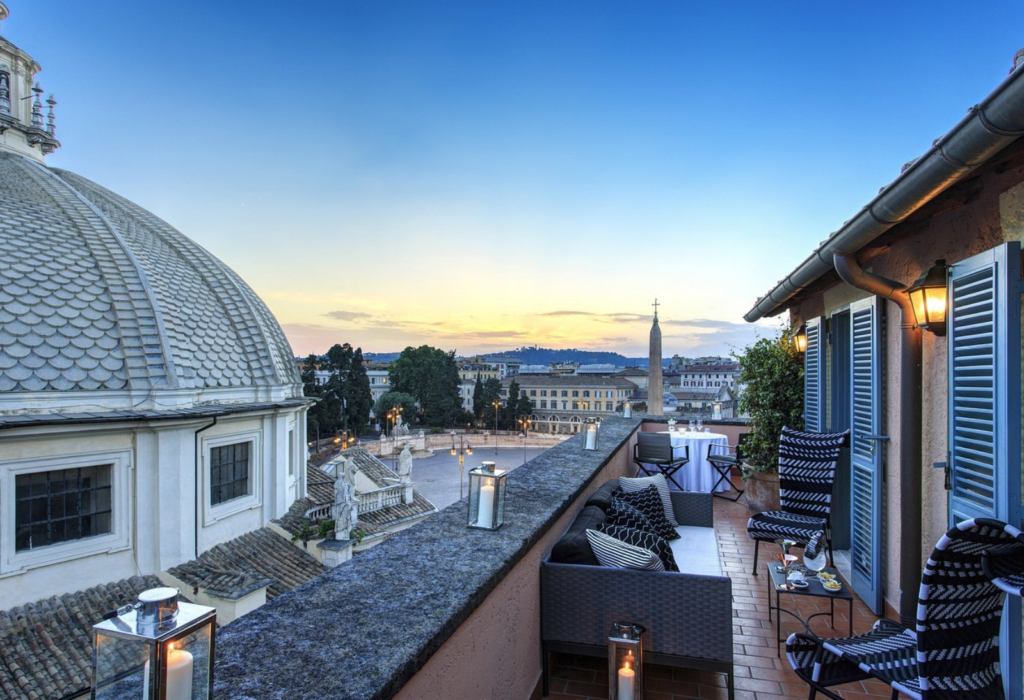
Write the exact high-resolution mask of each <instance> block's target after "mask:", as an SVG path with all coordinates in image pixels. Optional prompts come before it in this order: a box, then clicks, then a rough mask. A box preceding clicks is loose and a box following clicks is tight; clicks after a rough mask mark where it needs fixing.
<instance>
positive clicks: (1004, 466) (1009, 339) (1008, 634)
mask: <svg viewBox="0 0 1024 700" xmlns="http://www.w3.org/2000/svg"><path fill="white" fill-rule="evenodd" d="M1020 280H1021V259H1020V243H1017V242H1013V243H1004V244H1003V245H1001V246H997V247H996V248H992V249H991V250H987V251H985V252H984V253H981V254H979V255H975V256H973V257H970V258H968V259H966V260H964V261H962V262H959V263H956V264H955V265H953V268H952V271H951V274H950V278H949V290H948V293H949V298H948V300H949V303H948V305H947V309H948V311H947V314H946V319H947V327H948V342H949V346H948V347H949V406H948V420H949V470H950V475H949V476H950V485H951V493H950V498H949V520H950V524H953V523H956V522H959V521H961V520H965V519H967V518H978V517H987V518H995V519H997V520H1002V521H1004V522H1009V523H1010V524H1012V525H1014V526H1020V521H1021V422H1020V420H1021V407H1020V402H1021V376H1020V375H1021V366H1020V359H1021V356H1020V344H1021V325H1020V312H1021V304H1020V295H1021V281H1020ZM999 651H1000V656H1001V665H1002V669H1003V682H1004V690H1005V692H1006V697H1008V698H1020V697H1021V676H1022V675H1024V674H1022V670H1021V666H1022V659H1021V601H1020V598H1016V597H1013V596H1008V600H1007V603H1006V611H1005V613H1004V615H1003V631H1002V634H1001V635H1000V640H999Z"/></svg>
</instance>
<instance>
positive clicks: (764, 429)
mask: <svg viewBox="0 0 1024 700" xmlns="http://www.w3.org/2000/svg"><path fill="white" fill-rule="evenodd" d="M737 360H739V363H740V376H739V381H740V382H741V383H743V384H746V389H745V390H744V392H743V394H742V395H741V396H740V411H741V412H742V413H746V414H748V415H749V416H750V436H749V437H748V438H747V441H746V442H745V443H744V445H743V453H744V456H745V457H746V461H747V463H748V464H749V465H750V466H751V467H753V468H754V469H756V470H757V471H763V472H776V471H778V468H779V437H780V436H781V435H782V428H783V426H789V427H790V428H794V429H796V430H803V427H804V419H803V409H804V367H803V362H802V361H801V358H800V354H799V353H798V352H797V351H796V349H795V348H794V347H793V340H792V337H791V335H790V332H789V331H788V330H784V331H782V332H781V333H780V334H779V335H778V336H776V337H775V338H761V339H759V340H758V341H757V342H756V343H754V344H753V345H748V346H747V347H746V348H745V349H744V352H743V354H742V355H737Z"/></svg>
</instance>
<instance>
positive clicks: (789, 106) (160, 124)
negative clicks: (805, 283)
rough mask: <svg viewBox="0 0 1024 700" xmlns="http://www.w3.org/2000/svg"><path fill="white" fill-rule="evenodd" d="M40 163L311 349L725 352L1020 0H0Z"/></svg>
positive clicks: (1008, 55) (988, 81) (977, 77)
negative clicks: (218, 269)
mask: <svg viewBox="0 0 1024 700" xmlns="http://www.w3.org/2000/svg"><path fill="white" fill-rule="evenodd" d="M5 2H6V3H7V5H8V7H9V9H10V11H11V17H10V18H9V19H8V20H6V21H5V22H4V23H3V26H2V30H0V31H2V33H3V35H4V37H5V38H7V39H9V40H10V41H12V42H13V43H15V44H16V45H18V46H19V47H21V48H22V49H24V50H26V51H27V52H28V53H30V54H31V55H32V56H33V58H35V59H36V60H37V61H38V62H39V63H40V64H41V65H42V67H43V71H42V72H41V73H40V74H39V76H38V80H39V82H40V83H41V84H42V86H43V88H44V89H45V90H46V91H47V92H53V93H54V94H55V97H56V99H57V101H58V102H59V105H58V107H57V131H58V133H57V135H58V138H59V139H60V140H61V142H62V143H63V148H62V149H61V150H59V151H57V152H56V153H55V154H53V155H51V156H49V157H48V158H47V162H48V164H50V165H52V166H55V167H59V168H65V169H68V170H72V171H74V172H77V173H79V174H81V175H83V176H85V177H88V178H90V179H92V180H94V181H95V182H97V183H99V184H101V185H103V186H105V187H108V188H110V189H112V190H114V191H116V192H118V193H119V194H121V195H123V196H125V197H127V198H129V199H131V200H133V201H134V202H136V203H138V204H139V205H141V206H143V207H145V208H147V209H149V210H151V211H152V212H154V213H155V214H157V215H158V216H160V217H161V218H163V219H165V220H166V221H168V222H169V223H171V224H172V225H173V226H175V227H176V228H178V229H179V230H181V231H182V232H183V233H185V234H186V235H188V236H189V237H191V238H192V239H193V240H195V241H197V242H198V243H199V244H200V245H202V246H204V247H205V248H206V249H207V250H209V251H211V252H212V253H213V254H214V255H216V256H217V257H219V258H220V259H221V260H223V261H224V262H225V263H227V264H228V265H229V266H230V267H232V268H233V269H234V270H235V271H236V272H238V273H239V274H240V275H241V276H242V277H243V278H244V279H245V280H246V281H247V282H248V284H249V285H250V286H251V287H252V288H253V289H254V290H255V291H256V292H257V293H258V294H259V295H260V296H261V297H262V298H263V300H264V301H265V302H266V303H267V305H268V306H269V307H270V309H271V311H273V313H274V314H275V315H276V317H277V319H278V321H279V322H280V323H281V325H282V327H283V329H284V331H285V333H286V335H287V336H288V338H289V340H290V342H291V344H292V348H293V350H294V351H295V353H296V354H297V355H305V354H308V353H309V352H323V351H325V350H326V349H327V348H328V347H329V346H331V345H333V344H335V343H345V342H348V343H351V344H352V345H353V346H359V347H362V348H363V350H364V351H366V352H391V351H398V350H401V349H402V348H404V347H406V346H409V345H421V344H424V343H427V344H430V345H434V346H437V347H441V348H444V349H446V350H455V351H457V352H458V353H459V354H462V355H469V354H474V353H479V352H490V351H496V350H503V349H510V348H514V347H518V346H522V345H539V346H542V347H555V348H567V347H578V348H586V349H594V350H611V351H617V352H622V353H623V354H626V355H629V356H635V355H646V352H647V340H648V333H649V330H650V325H651V313H652V306H651V304H652V302H653V301H654V300H655V298H657V299H658V302H659V317H660V320H661V326H662V332H663V338H664V341H663V343H664V355H665V356H666V357H669V356H671V355H673V354H679V355H684V356H686V355H689V356H693V355H703V354H727V353H729V352H732V351H734V350H738V349H740V348H742V347H743V346H745V345H746V344H748V343H750V342H752V341H753V340H754V339H755V337H756V336H757V335H758V334H760V335H762V336H764V335H771V334H772V333H774V332H775V330H776V329H777V328H778V327H779V325H780V322H781V319H779V318H776V319H769V320H767V321H765V322H764V323H762V324H759V325H751V324H747V323H745V322H744V321H743V318H742V317H743V314H744V313H745V312H746V311H748V310H749V309H750V308H751V307H752V306H753V304H754V302H755V300H756V299H757V298H758V297H759V296H761V295H763V294H765V293H766V292H767V291H769V290H770V289H771V288H772V286H773V285H774V283H775V282H776V280H778V279H780V278H782V277H783V276H784V275H785V274H786V273H788V272H789V271H790V270H792V269H793V268H794V267H796V266H797V265H798V264H799V263H800V262H801V261H802V260H803V259H804V258H805V257H806V256H807V255H808V254H810V252H811V251H812V250H813V249H814V247H815V246H817V244H818V243H819V242H820V241H822V240H824V239H825V238H826V237H827V236H828V234H829V233H830V232H832V231H834V230H836V229H837V228H839V227H840V226H841V225H842V223H843V222H844V221H845V220H847V219H849V218H851V217H852V216H853V215H854V214H855V213H856V212H857V211H858V210H859V209H860V208H861V207H862V206H863V205H864V204H866V203H867V202H868V201H869V200H870V199H871V198H872V197H873V196H874V195H875V194H876V193H877V191H878V189H879V188H880V187H882V186H883V185H885V184H887V183H889V182H890V181H892V180H893V179H894V178H895V177H896V176H897V175H898V174H899V170H900V166H901V165H902V164H903V163H905V162H907V161H909V160H911V159H913V158H916V157H917V156H919V155H921V154H922V153H923V152H924V151H925V150H927V148H928V147H929V146H930V144H931V142H932V140H933V139H935V138H937V137H939V136H940V135H942V134H943V133H945V132H946V131H947V130H948V129H950V128H951V127H952V126H953V125H954V124H956V123H957V122H958V121H959V120H960V119H961V118H962V117H963V115H964V114H965V112H966V110H967V109H968V108H969V107H970V106H972V105H974V104H976V103H977V102H979V101H980V100H981V99H982V98H983V97H984V96H986V95H987V94H988V93H989V92H991V91H992V90H993V88H995V86H996V85H997V84H998V83H999V82H1000V81H1001V80H1002V79H1003V78H1004V77H1005V76H1006V74H1007V71H1008V69H1009V67H1010V64H1011V62H1012V58H1013V54H1014V52H1015V51H1016V50H1017V49H1018V48H1021V45H1022V44H1024V41H1022V40H1021V38H1020V32H1019V27H1021V26H1022V20H1024V6H1022V5H1021V4H1019V3H1011V2H1002V1H999V0H992V1H991V2H986V3H984V4H983V5H969V4H968V5H965V4H964V3H962V2H945V1H941V2H927V3H925V2H919V3H918V2H914V3H911V2H902V3H896V2H857V3H821V2H801V1H797V0H794V1H792V2H779V3H764V2H742V1H741V2H730V3H707V2H705V3H696V2H684V1H683V0H676V1H674V2H643V1H637V2H624V1H622V0H618V1H615V2H605V1H597V0H588V1H586V2H583V1H579V2H572V1H568V0H565V1H561V0H546V1H545V2H524V1H516V2H484V3H481V2H425V1H423V0H414V1H409V2H405V1H397V0H372V1H371V0H365V1H358V2H355V1H338V2H327V1H326V0H323V1H321V2H310V1H295V2H288V3H282V2H262V1H260V0H247V1H245V2H242V1H241V0H218V1H217V2H201V1H198V0H197V1H192V2H190V1H186V0H181V1H179V2H175V3H163V2H161V3H157V2H138V1H137V0H93V1H91V2H72V1H71V0H5Z"/></svg>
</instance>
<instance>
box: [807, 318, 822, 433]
mask: <svg viewBox="0 0 1024 700" xmlns="http://www.w3.org/2000/svg"><path fill="white" fill-rule="evenodd" d="M824 360H825V318H824V317H822V316H819V317H818V318H811V319H808V320H807V352H806V353H805V354H804V430H806V431H807V432H809V433H823V432H825V382H824V377H825V361H824Z"/></svg>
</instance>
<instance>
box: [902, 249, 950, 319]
mask: <svg viewBox="0 0 1024 700" xmlns="http://www.w3.org/2000/svg"><path fill="white" fill-rule="evenodd" d="M946 277H947V267H946V261H945V260H936V261H935V264H934V265H933V266H932V267H930V268H929V269H927V270H925V271H924V272H922V273H921V276H920V277H918V278H917V281H915V282H914V284H912V285H910V289H908V290H907V294H908V295H909V296H910V306H911V308H912V309H913V310H914V319H915V320H916V321H917V325H919V326H920V327H921V328H924V329H926V330H929V331H931V332H932V333H934V334H935V335H946Z"/></svg>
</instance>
